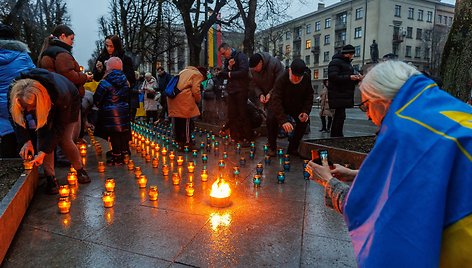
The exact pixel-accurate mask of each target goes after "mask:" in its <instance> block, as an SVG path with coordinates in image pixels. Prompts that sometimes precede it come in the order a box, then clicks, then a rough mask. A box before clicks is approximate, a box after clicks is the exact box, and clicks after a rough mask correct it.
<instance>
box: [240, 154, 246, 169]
mask: <svg viewBox="0 0 472 268" xmlns="http://www.w3.org/2000/svg"><path fill="white" fill-rule="evenodd" d="M239 165H240V166H242V167H244V166H245V165H246V159H245V158H244V156H241V158H240V159H239Z"/></svg>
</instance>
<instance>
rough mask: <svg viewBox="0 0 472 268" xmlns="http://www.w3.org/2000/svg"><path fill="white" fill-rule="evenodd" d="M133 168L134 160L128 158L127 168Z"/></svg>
mask: <svg viewBox="0 0 472 268" xmlns="http://www.w3.org/2000/svg"><path fill="white" fill-rule="evenodd" d="M133 169H134V161H133V159H130V160H129V162H128V170H133Z"/></svg>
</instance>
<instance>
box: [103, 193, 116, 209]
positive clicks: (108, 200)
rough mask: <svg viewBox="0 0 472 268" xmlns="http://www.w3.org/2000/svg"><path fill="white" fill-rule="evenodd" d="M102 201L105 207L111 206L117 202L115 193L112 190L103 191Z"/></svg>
mask: <svg viewBox="0 0 472 268" xmlns="http://www.w3.org/2000/svg"><path fill="white" fill-rule="evenodd" d="M102 201H103V206H104V207H106V208H111V207H113V205H114V204H115V195H114V194H113V193H112V192H103V196H102Z"/></svg>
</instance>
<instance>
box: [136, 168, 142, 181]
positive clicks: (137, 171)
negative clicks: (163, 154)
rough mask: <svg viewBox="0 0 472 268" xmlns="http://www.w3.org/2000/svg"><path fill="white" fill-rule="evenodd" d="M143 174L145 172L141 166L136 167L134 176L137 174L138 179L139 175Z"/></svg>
mask: <svg viewBox="0 0 472 268" xmlns="http://www.w3.org/2000/svg"><path fill="white" fill-rule="evenodd" d="M141 174H143V172H142V171H141V167H135V168H134V176H136V179H138V178H139V176H141Z"/></svg>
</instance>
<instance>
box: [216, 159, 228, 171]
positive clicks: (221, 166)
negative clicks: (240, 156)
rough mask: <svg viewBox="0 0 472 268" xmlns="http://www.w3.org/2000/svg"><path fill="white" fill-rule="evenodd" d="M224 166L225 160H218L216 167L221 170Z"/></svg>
mask: <svg viewBox="0 0 472 268" xmlns="http://www.w3.org/2000/svg"><path fill="white" fill-rule="evenodd" d="M225 166H226V164H225V160H223V159H220V160H219V161H218V167H219V168H220V169H223V168H224V167H225Z"/></svg>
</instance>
